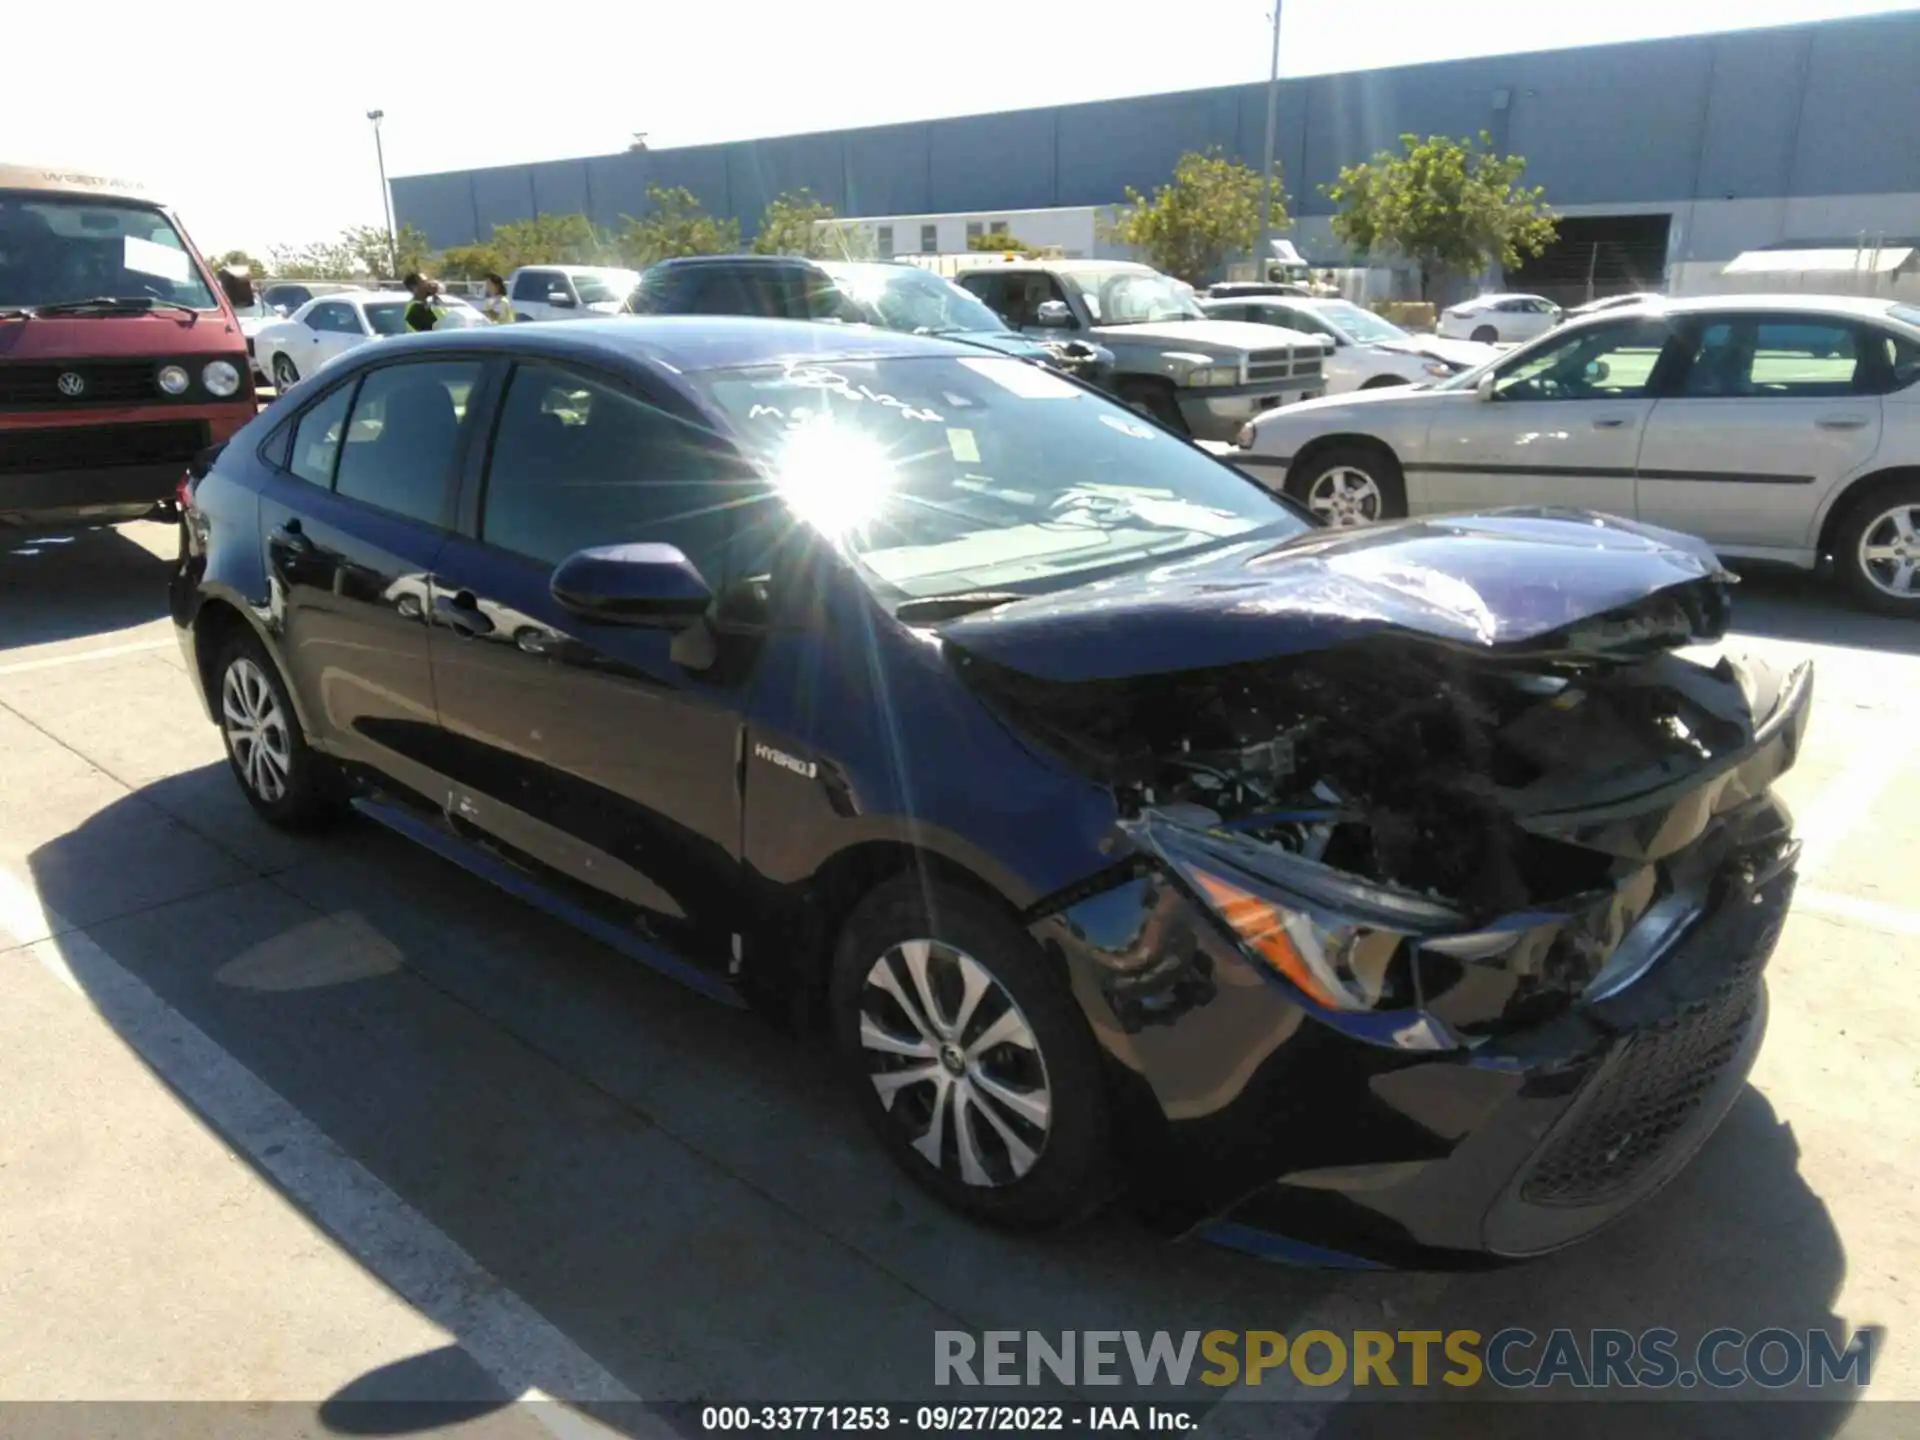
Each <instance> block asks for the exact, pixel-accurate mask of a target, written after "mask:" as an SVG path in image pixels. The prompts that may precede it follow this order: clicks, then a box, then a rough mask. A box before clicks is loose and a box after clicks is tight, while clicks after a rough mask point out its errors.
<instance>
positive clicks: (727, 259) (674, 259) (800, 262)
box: [647, 254, 879, 270]
mask: <svg viewBox="0 0 1920 1440" xmlns="http://www.w3.org/2000/svg"><path fill="white" fill-rule="evenodd" d="M875 263H879V262H875ZM702 265H751V266H756V267H759V268H784V269H794V270H799V269H806V270H817V269H819V268H820V266H819V263H818V262H817V261H814V260H810V259H808V258H807V257H806V256H804V255H751V254H740V255H670V256H668V257H667V258H666V259H664V260H656V261H654V262H653V264H652V265H650V266H648V267H647V268H648V269H650V270H685V269H692V268H697V267H699V266H702Z"/></svg>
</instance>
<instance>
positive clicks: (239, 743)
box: [212, 630, 341, 830]
mask: <svg viewBox="0 0 1920 1440" xmlns="http://www.w3.org/2000/svg"><path fill="white" fill-rule="evenodd" d="M212 689H213V705H214V710H215V713H216V714H217V715H218V716H219V723H220V738H221V740H222V741H224V742H225V744H226V750H227V764H228V766H229V767H230V768H231V769H232V770H233V778H234V779H235V780H237V781H239V782H240V790H241V793H242V794H244V795H245V796H246V797H247V803H248V804H250V805H252V806H253V808H254V809H255V810H257V811H259V812H260V815H261V816H262V818H264V819H265V820H266V821H267V823H268V824H270V825H275V826H278V827H279V828H280V829H282V830H311V829H314V828H316V827H318V826H321V825H324V824H326V823H327V822H328V821H330V820H332V819H333V818H334V817H335V816H337V815H338V814H339V813H340V809H341V802H340V791H339V788H338V783H337V776H336V774H335V772H334V770H333V767H332V766H331V765H330V764H329V763H328V762H327V761H326V760H325V759H324V758H323V757H322V756H320V755H318V754H316V753H315V751H314V750H313V748H312V747H311V746H309V745H308V744H307V737H306V734H305V732H304V731H302V730H301V728H300V717H299V716H298V715H297V714H296V713H295V712H294V708H293V701H292V700H291V698H289V696H288V694H287V687H286V683H285V682H284V681H283V680H282V679H281V678H280V667H279V666H277V665H275V664H274V662H273V658H272V657H271V656H270V655H268V654H267V650H266V647H265V646H264V645H262V644H261V643H260V641H259V639H258V638H257V637H256V636H255V635H254V634H253V633H252V632H251V631H248V630H235V631H234V632H233V633H232V634H231V635H230V636H229V637H228V638H227V640H226V642H225V643H224V644H223V645H222V646H221V647H220V654H219V658H218V659H217V660H216V661H215V662H214V667H213V687H212Z"/></svg>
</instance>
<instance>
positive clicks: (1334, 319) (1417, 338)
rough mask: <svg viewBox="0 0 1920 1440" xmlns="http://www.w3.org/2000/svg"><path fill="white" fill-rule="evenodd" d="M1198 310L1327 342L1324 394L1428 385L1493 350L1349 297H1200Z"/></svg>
mask: <svg viewBox="0 0 1920 1440" xmlns="http://www.w3.org/2000/svg"><path fill="white" fill-rule="evenodd" d="M1200 308H1201V309H1202V310H1205V311H1206V312H1207V314H1208V315H1210V316H1212V317H1213V318H1214V319H1216V320H1248V321H1251V322H1253V323H1254V324H1256V325H1278V326H1281V327H1283V328H1285V329H1288V330H1293V331H1298V332H1301V333H1303V334H1307V335H1318V336H1320V337H1321V338H1322V339H1325V340H1331V341H1332V342H1333V346H1334V348H1333V351H1332V353H1331V354H1329V355H1328V356H1327V359H1326V362H1325V365H1324V368H1323V370H1322V373H1323V374H1325V375H1326V377H1327V394H1329V395H1344V394H1345V393H1346V392H1347V391H1349V390H1376V389H1379V388H1380V387H1381V386H1385V385H1428V384H1431V383H1433V382H1434V381H1435V380H1445V379H1446V378H1447V377H1448V376H1450V375H1458V374H1459V373H1460V372H1461V371H1462V370H1471V369H1473V368H1474V367H1475V366H1477V365H1484V364H1486V363H1487V361H1489V360H1491V359H1493V358H1494V356H1495V355H1497V354H1498V353H1499V352H1498V351H1496V350H1495V349H1494V348H1493V347H1492V346H1491V345H1476V344H1474V343H1473V342H1472V341H1471V340H1442V339H1439V338H1438V337H1436V336H1433V335H1415V334H1413V333H1412V332H1410V331H1407V330H1402V329H1401V328H1400V327H1399V326H1398V325H1395V324H1393V323H1392V322H1391V321H1387V320H1382V319H1381V318H1380V317H1379V316H1378V315H1376V314H1374V313H1373V312H1372V311H1371V310H1363V309H1361V307H1360V306H1358V305H1356V304H1354V303H1353V302H1352V301H1351V300H1326V299H1319V298H1315V297H1307V296H1288V295H1244V296H1227V297H1225V298H1223V299H1217V300H1216V299H1205V300H1202V301H1201V302H1200Z"/></svg>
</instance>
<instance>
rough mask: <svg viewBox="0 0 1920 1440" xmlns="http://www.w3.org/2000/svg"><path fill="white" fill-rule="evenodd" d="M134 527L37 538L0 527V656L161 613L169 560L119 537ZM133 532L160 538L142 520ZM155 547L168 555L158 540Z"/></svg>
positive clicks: (124, 626)
mask: <svg viewBox="0 0 1920 1440" xmlns="http://www.w3.org/2000/svg"><path fill="white" fill-rule="evenodd" d="M133 528H135V527H131V526H129V527H115V526H104V525H103V526H93V527H88V528H84V529H78V530H62V531H55V532H50V533H42V532H36V531H14V530H11V529H8V528H7V527H5V526H0V615H5V616H6V623H5V625H3V626H0V653H4V652H6V651H8V650H13V649H18V648H24V647H26V646H30V645H47V644H52V643H53V642H55V641H60V640H74V639H78V638H80V637H81V636H83V635H98V634H105V633H111V632H113V631H117V630H130V629H132V628H133V627H134V626H136V625H142V624H146V623H147V622H149V621H153V620H158V619H160V618H162V617H163V616H165V615H166V613H167V576H168V574H169V573H170V572H171V571H172V569H173V562H172V561H171V560H169V559H165V558H163V557H162V556H161V555H156V554H154V552H153V551H152V550H149V549H147V548H145V547H144V546H142V545H141V544H139V543H137V542H136V541H135V540H133V539H132V538H130V537H129V536H128V535H127V534H126V533H124V530H127V529H133ZM139 528H140V529H142V530H145V531H150V532H152V533H154V534H156V535H158V534H163V533H164V532H163V530H162V528H161V527H159V526H157V525H153V524H151V523H149V522H141V524H140V526H139ZM142 538H146V537H144V536H143V537H142ZM156 548H158V549H160V550H161V551H163V552H165V551H167V550H168V546H167V545H165V544H164V543H163V544H160V545H158V546H157V547H156Z"/></svg>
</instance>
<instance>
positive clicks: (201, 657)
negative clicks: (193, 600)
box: [192, 595, 313, 743]
mask: <svg viewBox="0 0 1920 1440" xmlns="http://www.w3.org/2000/svg"><path fill="white" fill-rule="evenodd" d="M192 628H193V664H194V669H195V670H196V671H197V672H198V673H197V674H196V675H195V677H194V678H195V679H197V680H198V681H199V682H200V693H201V695H203V696H204V697H205V698H206V702H207V715H208V718H209V719H211V720H212V721H213V723H214V724H215V725H218V724H219V723H220V697H219V686H218V682H219V677H218V676H217V675H216V674H215V673H214V668H213V667H214V664H215V662H216V661H218V660H219V658H220V652H221V651H222V650H223V649H225V648H226V644H227V641H228V640H229V638H231V637H232V636H234V635H236V634H241V635H251V636H252V637H253V638H254V639H255V640H256V641H257V642H259V645H260V648H261V649H262V650H263V651H265V652H266V656H267V658H268V659H269V660H270V661H272V662H273V666H274V669H276V670H277V671H279V672H280V683H281V684H282V685H284V686H285V687H286V690H287V698H288V699H290V700H291V701H292V702H293V713H294V718H295V719H297V720H298V721H299V722H300V728H301V730H302V731H303V732H304V733H305V734H306V735H308V736H312V734H313V725H312V724H311V723H310V721H309V719H308V715H307V708H306V703H305V701H304V700H302V699H301V696H300V692H299V690H298V689H297V688H295V686H294V684H293V682H292V680H290V679H289V678H288V676H287V667H286V666H285V665H284V664H282V663H281V660H280V653H279V650H278V649H277V648H276V647H275V645H274V643H273V637H272V636H270V635H269V634H267V632H266V630H265V629H264V628H263V627H262V626H261V624H260V622H259V621H258V620H256V619H255V618H254V617H253V616H252V615H251V614H249V613H248V610H247V607H245V606H243V605H238V604H236V603H234V601H233V600H231V599H229V598H227V597H225V596H222V595H209V596H207V597H206V598H204V599H203V600H202V601H201V602H200V608H199V610H198V612H197V613H196V614H195V615H194V617H193V627H192ZM309 743H311V741H309Z"/></svg>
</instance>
